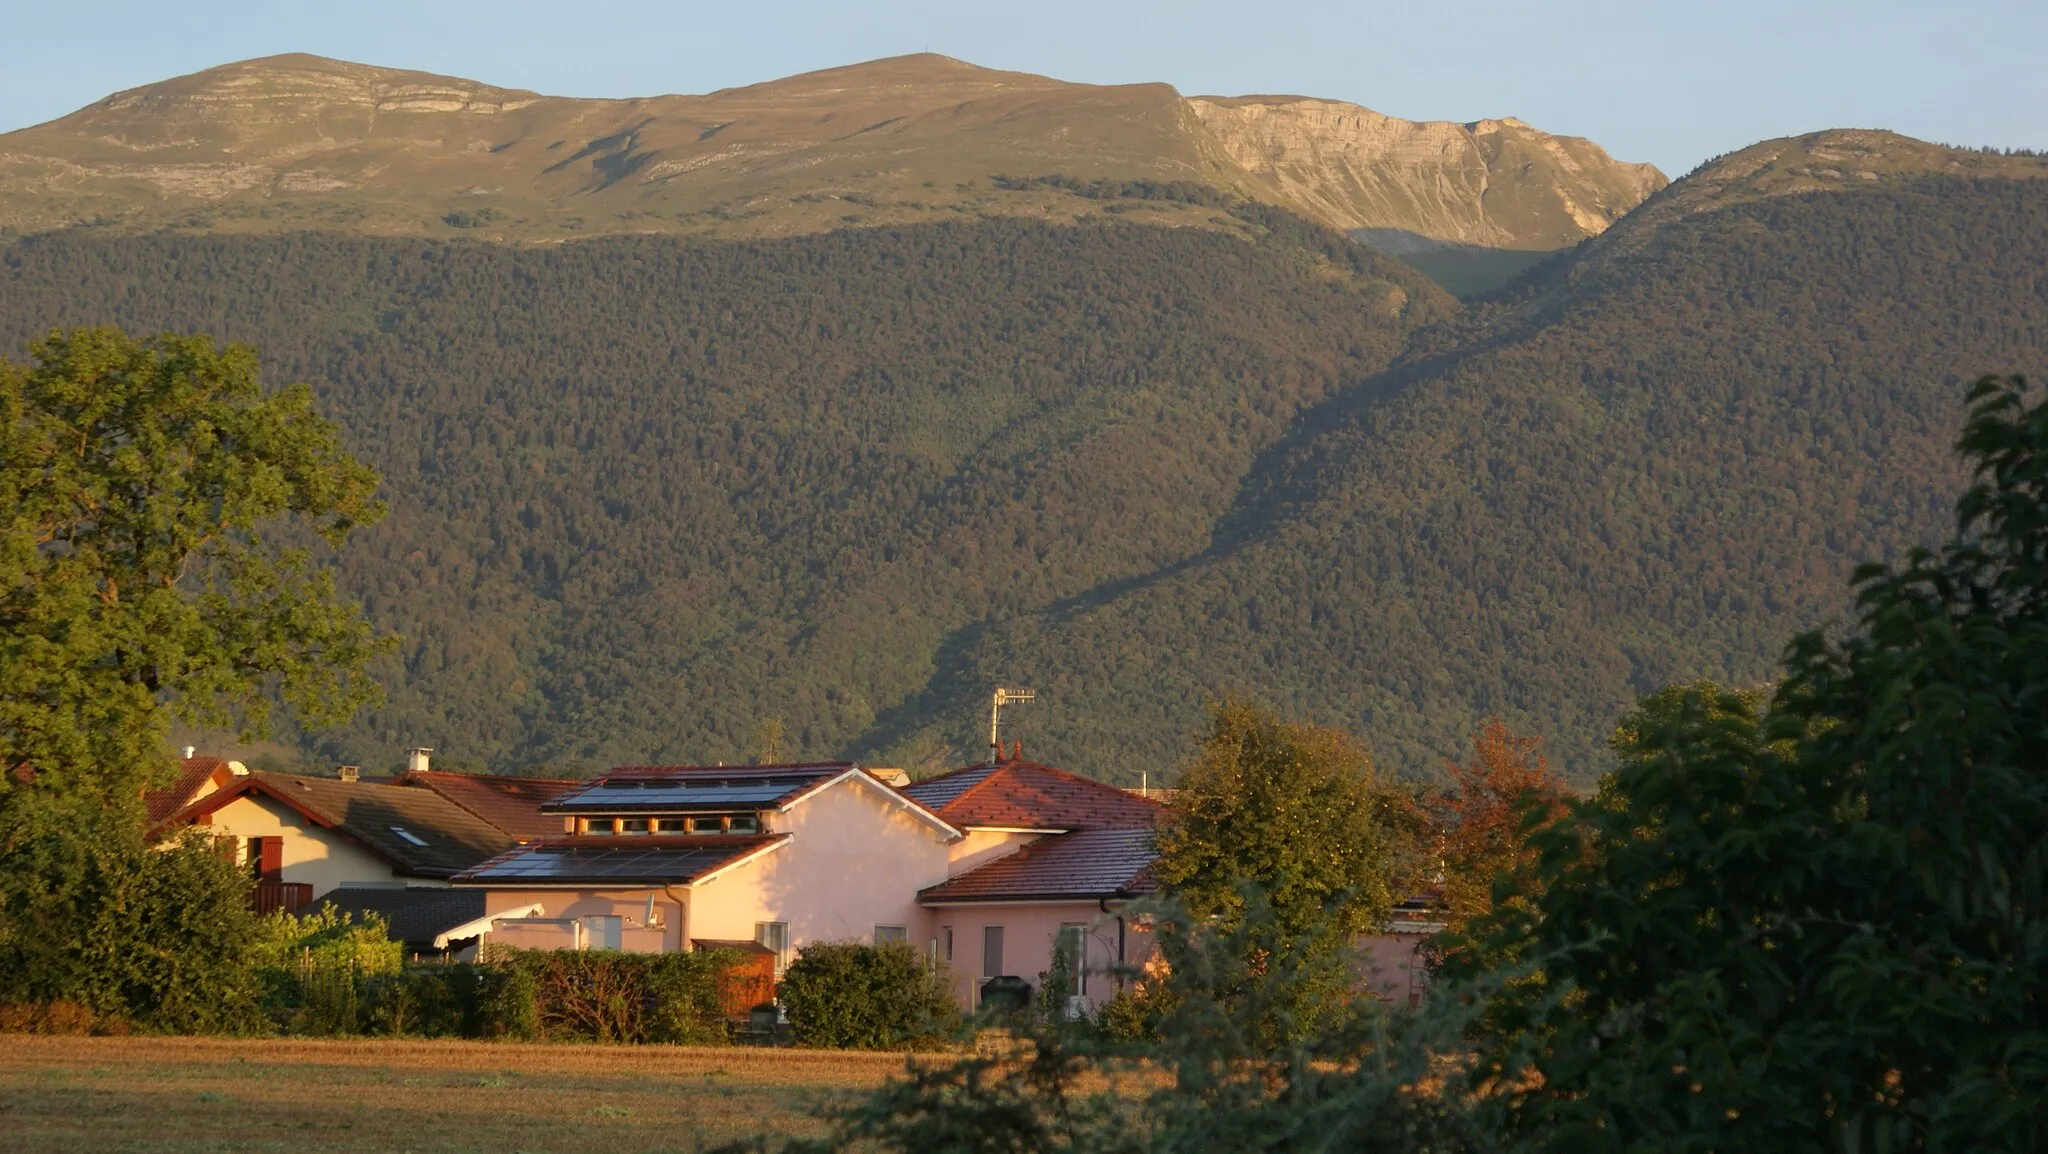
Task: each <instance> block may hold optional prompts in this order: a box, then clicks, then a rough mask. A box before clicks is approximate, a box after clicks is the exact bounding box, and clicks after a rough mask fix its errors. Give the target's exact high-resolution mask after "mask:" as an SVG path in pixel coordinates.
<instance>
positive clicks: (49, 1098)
mask: <svg viewBox="0 0 2048 1154" xmlns="http://www.w3.org/2000/svg"><path fill="white" fill-rule="evenodd" d="M903 1063H904V1059H903V1056H902V1055H900V1054H876V1053H846V1052H826V1051H790V1050H759V1049H737V1048H734V1049H686V1048H670V1047H654V1046H648V1047H630V1048H629V1047H615V1046H556V1045H496V1044H491V1043H483V1042H440V1041H386V1040H377V1041H298V1040H278V1039H260V1040H231V1039H214V1038H134V1037H131V1038H68V1037H32V1036H24V1035H18V1034H17V1035H0V1147H4V1148H5V1149H6V1150H8V1151H10V1152H14V1154H42V1152H45V1151H49V1152H58V1151H62V1152H63V1154H76V1152H77V1151H81V1150H91V1151H121V1150H135V1151H142V1150H146V1151H166V1152H177V1151H202V1150H203V1151H217V1150H233V1151H259V1152H260V1151H290V1152H292V1154H310V1152H314V1151H326V1150H335V1151H340V1150H349V1151H369V1150H377V1151H382V1150H419V1151H442V1150H447V1151H490V1152H494V1154H495V1152H504V1151H535V1152H538V1151H554V1150H563V1151H569V1150H573V1151H578V1152H579V1154H587V1152H588V1151H592V1150H599V1151H603V1152H604V1154H636V1152H639V1151H655V1150H692V1149H695V1148H697V1147H699V1146H700V1145H705V1144H713V1143H717V1142H723V1141H728V1140H731V1139H734V1138H740V1137H745V1136H747V1135H751V1134H760V1133H781V1134H818V1133H822V1131H823V1129H824V1126H823V1124H822V1123H821V1122H819V1121H818V1120H817V1118H816V1117H815V1116H814V1111H815V1110H816V1109H817V1108H819V1107H821V1106H830V1105H836V1104H839V1103H843V1102H845V1101H847V1100H849V1099H851V1098H853V1097H856V1096H858V1095H859V1094H861V1093H863V1092H865V1091H867V1090H870V1089H872V1088H874V1087H875V1086H878V1085H880V1084H881V1083H882V1082H883V1081H884V1080H885V1079H887V1078H888V1077H889V1076H891V1075H892V1074H897V1073H900V1072H902V1070H903V1068H904V1066H903Z"/></svg>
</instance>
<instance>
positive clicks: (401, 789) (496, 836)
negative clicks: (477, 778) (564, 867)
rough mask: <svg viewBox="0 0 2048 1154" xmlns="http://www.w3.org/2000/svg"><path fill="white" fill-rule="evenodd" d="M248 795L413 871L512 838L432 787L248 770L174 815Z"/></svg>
mask: <svg viewBox="0 0 2048 1154" xmlns="http://www.w3.org/2000/svg"><path fill="white" fill-rule="evenodd" d="M245 796H249V797H268V798H271V799H273V800H275V801H277V802H279V803H281V804H283V805H284V806H285V807H287V808H289V809H291V810H293V811H294V812H296V813H297V814H298V815H299V816H301V817H303V818H305V819H306V820H307V821H308V822H310V823H312V824H313V825H316V826H319V827H321V828H323V829H332V830H335V831H337V832H339V833H341V834H343V835H345V836H347V837H348V838H349V839H350V840H352V841H354V842H355V843H356V844H358V845H360V846H362V847H363V848H364V849H367V850H369V851H370V852H371V853H373V854H376V855H377V856H378V857H381V858H383V859H384V860H385V861H387V862H390V863H391V865H392V868H393V869H394V870H396V871H397V872H398V873H401V874H410V875H412V876H414V877H426V878H445V877H452V876H453V875H455V874H457V873H459V872H461V871H462V870H465V869H468V868H469V867H470V866H473V865H475V864H476V863H478V862H480V861H483V860H484V859H485V858H488V857H490V856H491V855H493V854H496V853H500V852H503V851H504V850H505V848H506V847H508V846H510V845H512V844H513V838H512V837H511V836H510V835H509V834H506V833H504V832H503V831H501V830H499V829H497V828H496V827H495V826H492V825H490V824H489V823H488V822H485V821H484V820H483V819H482V818H479V817H477V816H476V815H474V814H472V813H470V812H469V811H468V810H465V809H463V808H462V807H461V806H458V805H456V804H455V803H453V802H451V801H449V800H448V799H446V798H444V797H442V796H440V795H439V794H437V793H434V792H433V791H431V790H425V789H412V788H408V787H405V786H398V785H391V784H389V783H387V782H373V781H337V780H335V779H333V778H325V777H295V776H293V775H291V774H285V773H251V774H250V775H248V776H247V777H244V778H241V779H239V780H237V781H236V782H235V783H234V784H233V785H230V786H228V787H227V788H225V789H220V790H216V791H214V792H213V793H210V794H207V795H206V796H205V797H202V798H200V799H199V800H198V801H196V802H194V803H192V804H191V805H188V806H186V807H185V808H184V809H182V810H180V811H179V812H178V813H177V814H175V815H174V820H191V819H192V818H196V817H199V816H202V815H206V814H211V813H214V812H216V811H217V810H219V809H221V808H222V807H223V806H226V805H227V804H229V803H230V802H232V801H234V800H235V799H236V798H239V797H245ZM401 831H403V832H401ZM407 835H411V836H409V837H408V836H407Z"/></svg>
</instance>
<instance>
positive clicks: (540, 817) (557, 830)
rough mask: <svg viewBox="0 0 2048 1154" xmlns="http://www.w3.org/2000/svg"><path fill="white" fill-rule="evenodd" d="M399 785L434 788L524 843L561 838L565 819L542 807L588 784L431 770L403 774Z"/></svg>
mask: <svg viewBox="0 0 2048 1154" xmlns="http://www.w3.org/2000/svg"><path fill="white" fill-rule="evenodd" d="M396 780H397V783H398V784H399V785H409V786H415V787H417V788H421V789H430V790H433V791H434V792H435V793H437V794H440V795H441V796H442V797H443V798H446V799H447V800H448V801H451V802H453V803H455V804H456V805H459V806H461V807H462V808H463V809H465V810H468V811H469V812H470V813H472V814H474V815H475V816H477V817H479V818H482V819H483V820H484V821H486V822H489V823H490V824H491V825H493V826H496V827H497V828H499V829H501V830H503V831H505V832H506V833H508V834H511V835H512V836H513V837H516V838H518V839H519V840H520V841H539V840H541V839H542V838H550V837H560V836H561V834H562V819H561V818H559V817H557V816H554V815H553V814H544V813H542V812H541V811H540V807H541V806H542V805H544V804H546V803H547V802H551V801H553V800H555V799H556V798H558V797H561V796H563V795H564V794H568V793H572V792H574V791H576V790H579V789H582V788H583V787H584V786H585V785H588V784H589V783H588V782H583V781H565V780H561V779H558V778H546V777H498V776H495V775H490V774H472V773H449V772H448V771H446V770H441V769H435V770H428V771H427V772H425V773H403V774H400V775H399V776H398V778H397V779H396Z"/></svg>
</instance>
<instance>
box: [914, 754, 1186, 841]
mask: <svg viewBox="0 0 2048 1154" xmlns="http://www.w3.org/2000/svg"><path fill="white" fill-rule="evenodd" d="M903 792H905V793H907V794H909V795H910V796H911V797H912V798H914V799H916V800H917V801H919V802H922V803H923V804H924V805H925V806H927V807H928V808H930V809H931V810H932V811H933V812H935V813H937V814H938V815H939V816H940V817H942V818H944V819H946V820H947V821H948V822H950V823H952V824H953V825H955V826H959V827H962V828H965V827H968V826H983V827H989V826H995V827H1007V828H1014V829H1057V830H1083V829H1150V828H1151V827H1153V826H1155V825H1157V824H1159V820H1160V818H1161V816H1163V814H1164V813H1165V809H1164V807H1162V806H1161V805H1160V804H1159V803H1158V802H1155V801H1150V800H1147V799H1146V798H1143V797H1139V796H1138V795H1137V794H1134V793H1132V792H1130V791H1129V790H1124V789H1118V788H1117V787H1116V786H1113V785H1105V784H1103V783H1102V782H1099V781H1090V780H1089V779H1087V778H1085V777H1077V776H1075V775H1074V774H1071V773H1068V772H1067V771H1065V770H1063V769H1054V768H1053V767H1052V766H1049V765H1040V764H1038V763H1037V762H1033V761H1004V762H998V763H996V764H994V765H970V766H968V767H967V768H966V769H957V770H954V771H953V772H952V773H946V774H941V775H939V776H938V777H932V778H926V779H925V780H923V781H915V782H912V783H910V784H909V785H908V786H905V787H904V790H903Z"/></svg>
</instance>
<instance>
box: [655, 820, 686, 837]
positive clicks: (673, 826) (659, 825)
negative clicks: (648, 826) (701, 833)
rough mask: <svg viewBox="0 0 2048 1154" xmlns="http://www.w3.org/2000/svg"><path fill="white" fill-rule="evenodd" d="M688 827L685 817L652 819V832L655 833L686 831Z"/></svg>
mask: <svg viewBox="0 0 2048 1154" xmlns="http://www.w3.org/2000/svg"><path fill="white" fill-rule="evenodd" d="M689 828H690V822H689V819H687V818H680V817H658V818H655V819H654V832H656V833H686V832H688V830H689Z"/></svg>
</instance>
